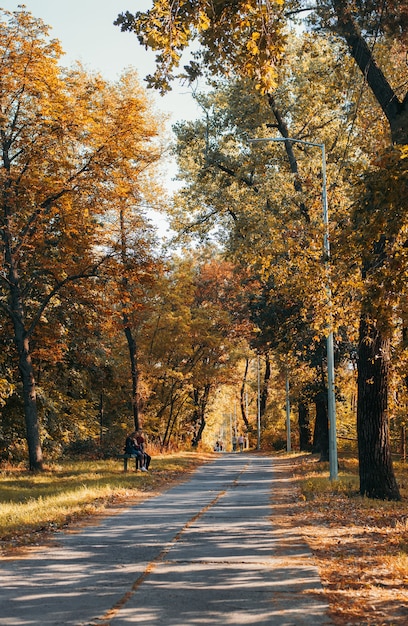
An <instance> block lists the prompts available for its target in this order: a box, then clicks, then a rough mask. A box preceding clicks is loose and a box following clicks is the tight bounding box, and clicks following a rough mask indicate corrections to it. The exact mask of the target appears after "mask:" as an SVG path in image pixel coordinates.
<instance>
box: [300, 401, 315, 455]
mask: <svg viewBox="0 0 408 626" xmlns="http://www.w3.org/2000/svg"><path fill="white" fill-rule="evenodd" d="M298 425H299V449H300V451H301V452H309V451H310V450H311V449H312V432H311V430H310V415H309V407H308V405H307V404H305V403H304V402H299V404H298Z"/></svg>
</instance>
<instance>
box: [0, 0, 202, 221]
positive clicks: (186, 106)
mask: <svg viewBox="0 0 408 626" xmlns="http://www.w3.org/2000/svg"><path fill="white" fill-rule="evenodd" d="M131 4H132V6H131V8H132V9H135V10H136V9H140V10H145V9H147V8H149V6H150V4H151V3H150V0H134V2H133V3H131ZM19 5H24V6H25V7H26V9H27V10H28V11H30V12H31V13H32V14H33V15H34V17H37V18H41V19H42V20H43V21H44V22H45V24H47V25H49V26H50V27H51V31H50V37H52V38H56V39H58V40H59V41H60V42H61V45H62V48H63V50H64V52H65V53H66V54H65V56H64V57H63V59H62V62H63V64H64V65H66V66H70V65H72V64H73V63H74V62H75V61H80V62H81V63H83V64H84V66H85V68H86V69H87V70H88V71H97V72H100V73H101V74H102V75H103V77H104V78H106V79H107V80H111V81H115V80H116V79H117V78H119V76H120V74H121V73H122V72H123V71H124V70H125V69H127V68H129V67H133V68H135V69H136V70H137V72H138V74H139V78H140V80H141V82H142V84H144V81H143V79H144V77H145V76H146V75H147V74H149V73H150V72H152V71H154V58H155V54H154V53H152V52H151V51H150V50H149V51H147V50H145V49H144V48H143V47H142V46H141V45H140V44H139V43H138V40H137V38H136V37H135V35H134V34H133V33H132V34H131V33H122V32H121V30H120V28H119V27H118V26H114V24H113V22H114V20H115V19H116V18H117V16H118V15H119V13H121V12H122V11H126V10H127V9H129V3H127V2H126V0H70V1H69V2H66V1H65V0H0V7H2V8H3V9H5V10H6V11H16V10H17V9H18V7H19ZM149 94H150V95H151V96H152V97H153V98H154V100H155V101H156V102H157V105H156V106H157V110H158V111H162V112H163V113H164V114H166V115H170V118H169V127H171V125H172V124H174V123H175V122H177V121H178V120H188V119H196V118H197V117H199V115H200V111H199V108H198V107H197V105H196V103H195V101H194V99H193V98H192V96H191V90H190V89H189V88H188V87H187V86H184V87H183V86H181V85H178V84H174V86H173V91H172V92H170V93H169V94H167V95H166V96H165V97H163V98H162V97H160V96H159V95H158V93H157V92H155V91H154V90H151V89H149ZM174 176H175V165H174V163H173V162H169V163H168V166H167V178H168V181H169V182H168V185H169V188H170V189H172V188H173V187H175V183H173V182H172V179H173V178H174ZM156 220H157V222H158V224H157V225H158V226H159V225H160V227H162V228H163V230H164V231H166V230H167V224H164V225H162V218H159V216H155V221H156ZM162 228H160V230H161V229H162Z"/></svg>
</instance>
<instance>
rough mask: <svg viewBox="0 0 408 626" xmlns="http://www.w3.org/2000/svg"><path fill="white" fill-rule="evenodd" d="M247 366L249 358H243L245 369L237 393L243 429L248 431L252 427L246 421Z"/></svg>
mask: <svg viewBox="0 0 408 626" xmlns="http://www.w3.org/2000/svg"><path fill="white" fill-rule="evenodd" d="M248 368H249V359H245V371H244V377H243V379H242V385H241V389H240V394H239V404H240V408H241V417H242V419H243V422H244V424H245V429H246V431H247V432H249V431H250V430H251V429H252V427H251V425H250V424H249V421H248V415H247V407H246V404H247V403H246V397H245V394H246V382H247V375H248Z"/></svg>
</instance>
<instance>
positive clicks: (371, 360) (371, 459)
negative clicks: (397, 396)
mask: <svg viewBox="0 0 408 626" xmlns="http://www.w3.org/2000/svg"><path fill="white" fill-rule="evenodd" d="M388 376H389V340H388V339H387V338H385V337H383V336H382V333H381V331H380V330H379V329H378V328H377V327H376V326H375V324H374V323H372V322H369V321H368V319H367V318H366V317H365V316H362V319H361V322H360V338H359V353H358V399H357V437H358V454H359V465H360V493H361V495H363V496H368V497H369V498H378V499H381V500H400V499H401V496H400V493H399V489H398V485H397V482H396V480H395V476H394V471H393V467H392V459H391V451H390V442H389V427H388V414H387V408H388Z"/></svg>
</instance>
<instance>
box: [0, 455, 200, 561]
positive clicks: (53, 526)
mask: <svg viewBox="0 0 408 626" xmlns="http://www.w3.org/2000/svg"><path fill="white" fill-rule="evenodd" d="M208 458H210V455H205V454H199V453H188V452H184V453H178V454H169V455H159V456H155V457H154V460H153V462H152V471H150V472H148V473H143V472H135V471H134V470H133V464H132V465H130V466H129V467H130V471H128V472H127V473H124V472H123V462H122V461H121V460H119V459H118V460H116V459H111V460H102V461H86V462H83V461H78V462H69V461H64V462H61V463H60V464H58V465H55V466H53V467H50V468H48V471H45V472H41V473H38V474H31V473H29V472H27V471H25V470H23V469H19V468H13V467H8V468H5V467H3V468H2V470H1V471H0V552H1V553H2V554H10V552H12V551H13V550H16V549H20V548H22V547H24V546H30V545H37V544H39V543H43V542H44V540H46V539H47V536H48V535H49V533H50V532H52V531H55V530H58V529H60V528H64V527H67V526H68V525H72V524H73V523H77V522H81V523H83V522H84V521H85V520H87V519H88V518H90V517H93V516H95V515H99V514H101V513H103V512H105V511H106V510H107V509H110V510H112V507H118V506H120V505H123V504H127V503H129V502H132V503H135V502H137V501H142V500H144V499H146V498H147V497H150V496H152V495H155V494H157V493H159V492H161V491H163V490H165V489H167V488H169V487H170V486H171V485H172V484H174V482H176V481H178V480H182V479H184V478H185V477H186V476H187V475H188V474H189V472H190V471H191V470H192V469H194V468H195V467H197V465H200V464H202V463H204V462H206V461H207V460H208Z"/></svg>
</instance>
